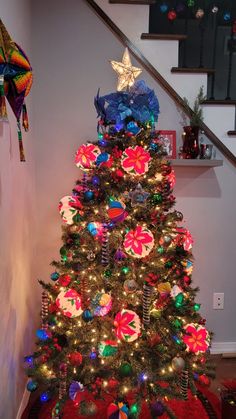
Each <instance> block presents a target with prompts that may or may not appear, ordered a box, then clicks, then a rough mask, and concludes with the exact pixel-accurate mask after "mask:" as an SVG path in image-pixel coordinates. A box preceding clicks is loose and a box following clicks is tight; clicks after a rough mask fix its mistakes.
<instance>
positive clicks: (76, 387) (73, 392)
mask: <svg viewBox="0 0 236 419" xmlns="http://www.w3.org/2000/svg"><path fill="white" fill-rule="evenodd" d="M82 391H84V386H83V384H81V383H80V382H79V381H72V383H71V385H70V387H69V397H70V398H71V400H75V398H76V396H77V393H79V392H82Z"/></svg>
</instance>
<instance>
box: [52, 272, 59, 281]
mask: <svg viewBox="0 0 236 419" xmlns="http://www.w3.org/2000/svg"><path fill="white" fill-rule="evenodd" d="M59 276H60V274H59V273H58V272H53V273H51V275H50V278H51V280H52V281H57V280H58V278H59Z"/></svg>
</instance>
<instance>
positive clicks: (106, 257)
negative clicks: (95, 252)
mask: <svg viewBox="0 0 236 419" xmlns="http://www.w3.org/2000/svg"><path fill="white" fill-rule="evenodd" d="M102 227H103V229H102V265H103V266H106V265H108V263H109V243H108V228H107V224H106V223H103V225H102Z"/></svg>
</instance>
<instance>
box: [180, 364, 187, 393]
mask: <svg viewBox="0 0 236 419" xmlns="http://www.w3.org/2000/svg"><path fill="white" fill-rule="evenodd" d="M180 390H181V394H182V396H183V398H184V400H188V370H184V371H182V372H181V377H180Z"/></svg>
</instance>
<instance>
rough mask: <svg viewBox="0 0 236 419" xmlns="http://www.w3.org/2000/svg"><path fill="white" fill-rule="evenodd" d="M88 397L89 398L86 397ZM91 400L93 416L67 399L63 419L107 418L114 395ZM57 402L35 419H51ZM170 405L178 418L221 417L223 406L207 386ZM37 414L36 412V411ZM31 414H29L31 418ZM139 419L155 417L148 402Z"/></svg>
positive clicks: (40, 411)
mask: <svg viewBox="0 0 236 419" xmlns="http://www.w3.org/2000/svg"><path fill="white" fill-rule="evenodd" d="M86 399H87V398H86ZM127 399H128V402H129V403H130V404H132V402H133V397H132V395H130V396H129V397H127ZM89 400H91V401H93V402H94V403H95V404H96V406H97V413H95V414H94V415H92V416H87V415H86V416H85V415H81V414H79V412H78V407H76V406H75V405H74V403H73V402H72V401H70V400H69V401H67V402H66V404H65V406H64V411H63V419H86V418H91V419H106V418H107V406H108V405H109V403H111V402H112V401H113V399H112V397H109V396H108V397H106V400H105V401H100V400H95V399H93V397H91V396H89ZM55 404H56V400H51V401H50V402H47V403H45V404H43V405H41V408H40V410H39V411H38V415H37V418H36V416H34V419H51V413H52V409H53V407H54V406H55ZM167 404H168V406H169V407H170V408H171V409H172V411H173V412H174V413H175V415H176V417H177V418H178V419H189V418H191V419H199V418H201V419H209V418H210V419H220V418H221V408H220V401H219V399H218V398H217V396H216V395H215V394H213V393H212V392H211V391H210V390H208V389H207V388H199V390H198V396H193V395H192V394H191V393H190V391H189V395H188V400H187V401H180V400H169V401H168V403H167ZM34 415H35V413H34ZM30 417H31V416H30V415H29V418H30ZM138 418H139V419H153V417H152V416H151V414H150V412H149V409H148V406H147V403H145V401H144V402H143V403H142V410H141V412H140V414H139V417H138ZM161 418H162V419H168V418H169V416H168V415H167V414H166V413H164V414H163V415H162V416H161Z"/></svg>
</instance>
